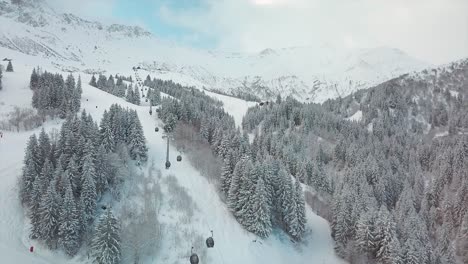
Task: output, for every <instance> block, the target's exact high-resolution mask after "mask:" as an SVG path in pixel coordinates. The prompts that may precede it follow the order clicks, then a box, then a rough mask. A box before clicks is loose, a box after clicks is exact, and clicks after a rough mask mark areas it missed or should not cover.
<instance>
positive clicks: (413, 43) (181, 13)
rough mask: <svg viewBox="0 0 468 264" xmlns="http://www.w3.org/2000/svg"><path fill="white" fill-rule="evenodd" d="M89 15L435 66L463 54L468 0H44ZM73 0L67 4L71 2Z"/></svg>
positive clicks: (184, 36) (181, 32)
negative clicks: (366, 50)
mask: <svg viewBox="0 0 468 264" xmlns="http://www.w3.org/2000/svg"><path fill="white" fill-rule="evenodd" d="M49 1H50V2H52V3H53V5H55V6H56V7H57V8H59V9H60V10H64V11H70V12H75V13H79V14H80V15H83V16H86V17H88V18H96V19H100V20H105V21H118V22H125V23H130V24H138V25H142V26H145V27H146V28H148V29H150V30H151V31H153V33H155V35H157V36H159V37H160V38H166V39H168V40H172V41H176V42H180V43H182V44H184V45H190V46H194V47H202V48H207V49H219V50H225V51H248V52H255V51H259V50H262V49H265V48H281V47H291V46H320V45H324V44H327V43H328V44H331V45H334V46H337V47H339V48H343V49H345V48H354V47H377V46H388V47H394V48H399V49H401V50H403V51H405V52H407V53H408V54H410V55H412V56H414V57H417V58H420V59H423V60H425V61H427V62H431V63H434V64H440V63H446V62H450V61H453V60H457V59H461V58H464V57H468V0H81V1H63V0H49ZM69 2H71V3H69Z"/></svg>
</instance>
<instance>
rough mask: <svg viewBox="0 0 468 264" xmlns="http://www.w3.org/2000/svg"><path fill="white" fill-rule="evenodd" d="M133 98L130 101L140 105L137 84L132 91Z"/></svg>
mask: <svg viewBox="0 0 468 264" xmlns="http://www.w3.org/2000/svg"><path fill="white" fill-rule="evenodd" d="M132 95H133V98H132V103H133V104H136V105H140V103H141V96H140V91H139V90H138V86H136V85H135V89H134V91H133V94H132Z"/></svg>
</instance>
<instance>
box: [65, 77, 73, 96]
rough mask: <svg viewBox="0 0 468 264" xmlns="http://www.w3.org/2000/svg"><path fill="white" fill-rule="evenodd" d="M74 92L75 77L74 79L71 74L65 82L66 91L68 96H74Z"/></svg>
mask: <svg viewBox="0 0 468 264" xmlns="http://www.w3.org/2000/svg"><path fill="white" fill-rule="evenodd" d="M73 90H75V77H73V75H72V74H71V73H70V74H69V75H68V76H67V79H66V81H65V91H66V94H68V95H72V94H73Z"/></svg>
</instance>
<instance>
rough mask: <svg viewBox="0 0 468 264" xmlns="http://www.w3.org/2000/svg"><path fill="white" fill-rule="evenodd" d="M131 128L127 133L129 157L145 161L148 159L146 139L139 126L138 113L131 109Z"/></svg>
mask: <svg viewBox="0 0 468 264" xmlns="http://www.w3.org/2000/svg"><path fill="white" fill-rule="evenodd" d="M130 116H131V122H132V124H131V129H130V134H129V136H128V137H129V140H130V144H129V149H130V157H131V158H132V159H134V160H141V161H146V160H147V159H148V155H147V152H148V148H147V147H146V142H145V141H146V139H145V135H144V134H143V127H142V126H141V123H140V120H139V119H138V115H137V113H136V112H135V111H132V112H131V114H130Z"/></svg>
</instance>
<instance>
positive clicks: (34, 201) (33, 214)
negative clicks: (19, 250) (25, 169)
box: [29, 176, 43, 239]
mask: <svg viewBox="0 0 468 264" xmlns="http://www.w3.org/2000/svg"><path fill="white" fill-rule="evenodd" d="M42 184H43V183H42V178H41V177H39V176H38V177H36V179H34V184H33V190H32V193H31V202H30V207H29V217H30V219H31V234H30V237H31V238H32V239H37V238H39V237H40V232H41V227H40V225H39V222H40V220H41V218H40V215H39V204H40V201H41V197H42V192H41V188H42Z"/></svg>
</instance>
